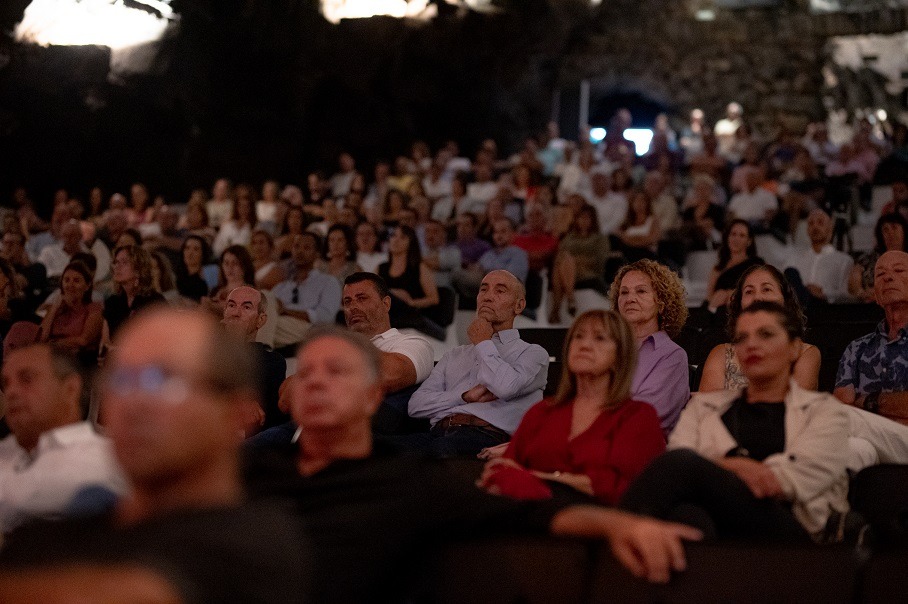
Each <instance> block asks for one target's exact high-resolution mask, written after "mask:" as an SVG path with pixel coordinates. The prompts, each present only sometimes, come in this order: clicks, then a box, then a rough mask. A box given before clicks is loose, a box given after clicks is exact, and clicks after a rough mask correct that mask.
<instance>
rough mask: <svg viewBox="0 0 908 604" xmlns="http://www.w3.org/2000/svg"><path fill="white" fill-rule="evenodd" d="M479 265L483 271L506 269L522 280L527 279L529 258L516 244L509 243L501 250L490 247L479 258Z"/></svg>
mask: <svg viewBox="0 0 908 604" xmlns="http://www.w3.org/2000/svg"><path fill="white" fill-rule="evenodd" d="M479 266H481V267H482V268H483V270H484V271H485V272H489V271H497V270H506V271H508V272H509V273H511V274H512V275H514V276H515V277H517V278H518V279H520V280H521V281H522V282H526V280H527V271H529V270H530V260H529V258H528V257H527V253H526V252H525V251H524V250H522V249H521V248H519V247H517V246H516V245H509V246H508V247H506V248H504V249H503V250H498V249H497V248H494V247H493V248H492V249H490V250H489V251H488V252H486V253H485V254H483V255H482V257H481V258H480V259H479Z"/></svg>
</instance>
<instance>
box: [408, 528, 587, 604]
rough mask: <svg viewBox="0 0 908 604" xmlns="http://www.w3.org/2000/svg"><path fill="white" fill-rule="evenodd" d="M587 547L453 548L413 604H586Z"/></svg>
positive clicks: (539, 541) (425, 576)
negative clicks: (554, 603)
mask: <svg viewBox="0 0 908 604" xmlns="http://www.w3.org/2000/svg"><path fill="white" fill-rule="evenodd" d="M587 574H588V547H587V545H586V544H585V543H583V542H579V541H568V540H555V539H545V538H535V539H534V538H529V537H520V538H517V537H510V538H500V539H488V540H481V541H474V542H470V543H460V544H453V545H450V546H447V547H444V548H440V549H439V550H438V551H437V552H436V553H434V554H433V555H432V556H430V557H429V559H428V560H427V562H426V565H425V568H424V570H423V572H420V573H415V574H414V576H418V577H419V579H417V581H418V582H417V583H416V584H415V585H414V589H413V594H412V596H413V597H411V598H409V600H408V601H413V602H420V603H425V604H448V603H450V604H463V603H465V602H495V604H518V603H519V604H534V603H538V604H548V603H551V602H581V601H583V600H584V591H585V586H586V580H587V578H588V577H587Z"/></svg>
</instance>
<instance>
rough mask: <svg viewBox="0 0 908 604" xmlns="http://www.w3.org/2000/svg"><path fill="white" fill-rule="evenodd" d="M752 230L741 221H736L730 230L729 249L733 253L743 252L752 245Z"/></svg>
mask: <svg viewBox="0 0 908 604" xmlns="http://www.w3.org/2000/svg"><path fill="white" fill-rule="evenodd" d="M750 243H751V238H750V230H749V229H748V228H747V227H746V226H745V225H743V224H741V223H736V224H735V225H734V226H733V227H731V230H730V231H729V232H728V249H729V250H730V251H731V253H732V254H743V253H744V252H746V251H747V248H748V247H749V246H750Z"/></svg>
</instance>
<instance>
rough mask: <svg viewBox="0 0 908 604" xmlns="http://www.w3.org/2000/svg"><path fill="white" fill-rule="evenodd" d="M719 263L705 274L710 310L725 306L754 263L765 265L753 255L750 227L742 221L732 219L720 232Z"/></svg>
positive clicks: (755, 249)
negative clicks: (706, 276)
mask: <svg viewBox="0 0 908 604" xmlns="http://www.w3.org/2000/svg"><path fill="white" fill-rule="evenodd" d="M718 255H719V261H718V262H717V263H716V266H714V267H713V270H712V272H711V273H710V275H709V285H708V286H707V289H706V300H707V302H708V303H709V307H710V308H719V307H720V306H725V304H726V303H727V302H728V299H729V297H730V296H731V293H732V292H733V291H734V289H735V286H737V285H738V280H739V279H740V278H741V275H743V274H744V271H746V270H747V269H749V268H750V267H751V266H753V265H755V264H765V263H764V262H763V259H762V258H760V257H759V256H757V246H756V243H755V242H754V237H753V233H752V232H751V230H750V225H749V224H747V222H746V221H744V220H732V221H731V222H730V223H728V226H727V227H725V231H724V232H723V233H722V245H721V246H720V247H719V252H718Z"/></svg>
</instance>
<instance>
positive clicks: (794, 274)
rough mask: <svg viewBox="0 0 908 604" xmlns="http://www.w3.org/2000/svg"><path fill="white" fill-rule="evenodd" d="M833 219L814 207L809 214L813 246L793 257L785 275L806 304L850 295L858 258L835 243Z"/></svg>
mask: <svg viewBox="0 0 908 604" xmlns="http://www.w3.org/2000/svg"><path fill="white" fill-rule="evenodd" d="M832 226H833V225H832V218H830V216H829V214H827V213H826V212H825V211H823V210H820V209H817V210H813V211H812V212H811V213H810V215H809V216H808V217H807V236H808V237H809V238H810V248H807V249H802V250H799V251H796V252H794V253H793V254H791V255H790V256H789V260H788V266H787V267H786V268H785V276H786V277H788V280H789V281H790V282H791V284H792V286H793V287H794V288H795V291H796V292H797V293H798V296H799V297H800V298H801V303H802V304H804V305H805V306H807V305H813V304H817V303H826V302H841V301H843V299H844V298H846V297H847V296H848V278H849V275H850V274H851V267H852V266H854V260H852V259H851V256H849V255H848V254H846V253H845V252H840V251H838V250H837V249H835V248H834V247H833V246H832Z"/></svg>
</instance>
